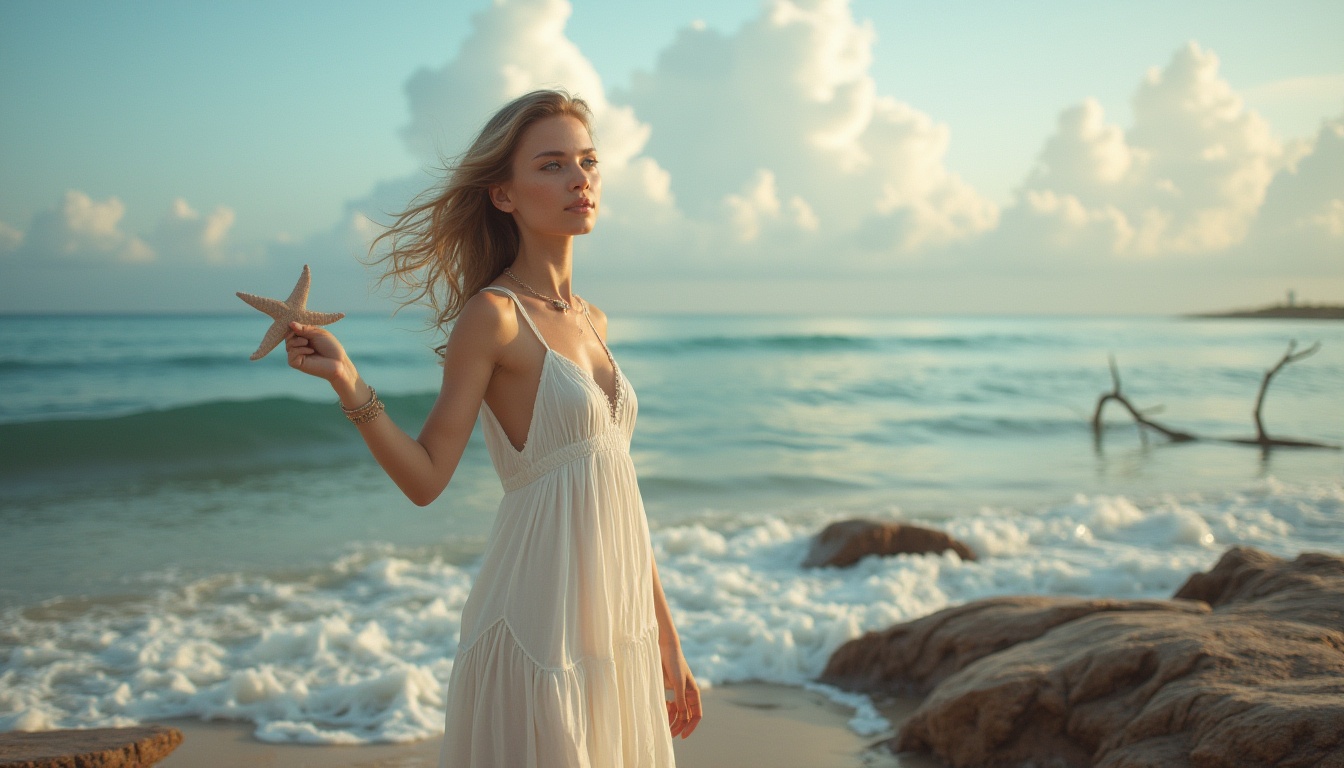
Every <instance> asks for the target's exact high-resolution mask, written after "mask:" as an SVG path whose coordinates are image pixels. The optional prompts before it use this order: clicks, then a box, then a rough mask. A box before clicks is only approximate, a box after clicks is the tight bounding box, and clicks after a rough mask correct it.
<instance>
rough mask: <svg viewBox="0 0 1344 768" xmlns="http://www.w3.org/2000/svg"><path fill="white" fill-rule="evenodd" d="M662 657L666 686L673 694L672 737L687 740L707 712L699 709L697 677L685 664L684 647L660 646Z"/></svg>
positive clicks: (669, 707)
mask: <svg viewBox="0 0 1344 768" xmlns="http://www.w3.org/2000/svg"><path fill="white" fill-rule="evenodd" d="M658 649H659V652H660V655H661V656H662V657H663V685H664V686H665V687H666V688H667V689H668V690H670V691H672V698H671V699H670V700H668V702H667V721H668V725H669V726H671V728H672V735H673V736H680V737H681V738H683V739H684V738H686V737H687V736H690V735H691V732H692V731H694V730H695V727H696V726H697V725H699V724H700V718H701V717H703V716H704V711H703V710H702V709H701V708H700V686H698V685H696V684H695V676H694V675H692V674H691V668H690V666H689V665H687V664H686V657H685V656H683V655H682V653H681V646H680V645H679V644H678V645H672V646H669V645H666V644H664V643H659V644H658Z"/></svg>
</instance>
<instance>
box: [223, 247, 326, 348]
mask: <svg viewBox="0 0 1344 768" xmlns="http://www.w3.org/2000/svg"><path fill="white" fill-rule="evenodd" d="M312 282H313V276H312V273H311V272H309V271H308V265H307V264H304V265H303V274H301V275H299V282H298V284H296V285H295V286H294V290H293V291H292V292H291V293H290V294H289V298H288V299H285V300H284V301H280V300H278V299H267V298H264V297H261V296H253V295H252V294H250V293H243V292H241V291H239V292H238V298H240V299H242V300H243V301H246V302H247V303H248V304H251V305H252V306H254V307H256V308H257V309H259V310H261V311H262V312H265V313H266V314H268V315H270V316H271V317H273V318H275V322H273V323H271V327H270V328H268V329H266V335H265V336H264V337H262V339H261V346H259V347H257V351H256V352H253V353H252V356H251V357H249V358H248V359H249V360H260V359H261V358H263V357H265V356H266V355H267V353H269V352H270V351H271V350H272V349H275V348H276V346H277V345H279V344H280V342H281V341H283V340H284V338H285V334H286V333H289V324H290V323H291V322H295V323H303V324H304V325H330V324H332V323H334V322H336V321H337V320H340V319H341V318H342V317H345V313H344V312H313V311H312V310H310V309H308V307H307V304H308V286H309V285H310V284H311V283H312Z"/></svg>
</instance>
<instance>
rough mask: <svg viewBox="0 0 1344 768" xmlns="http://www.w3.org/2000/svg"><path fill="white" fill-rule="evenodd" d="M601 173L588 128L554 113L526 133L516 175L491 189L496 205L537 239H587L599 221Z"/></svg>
mask: <svg viewBox="0 0 1344 768" xmlns="http://www.w3.org/2000/svg"><path fill="white" fill-rule="evenodd" d="M601 196H602V174H601V173H599V172H598V170H597V150H595V149H593V139H592V137H591V136H589V135H588V129H587V128H585V127H584V126H583V123H581V122H579V121H578V119H577V118H573V117H570V116H569V115H556V116H554V117H548V118H545V119H542V120H538V121H537V122H535V123H533V124H532V125H531V126H529V127H528V129H527V130H526V131H524V132H523V137H522V140H521V141H520V142H519V143H518V148H517V149H516V150H515V151H514V153H513V177H512V178H511V179H509V180H508V181H506V182H504V183H503V184H500V185H498V186H495V187H491V188H490V199H491V201H492V202H494V204H495V207H496V208H499V209H500V210H501V211H504V212H505V213H511V214H513V219H514V221H516V222H517V223H518V228H519V229H520V230H523V231H524V232H531V233H532V234H533V235H543V236H557V235H583V234H587V233H588V232H591V231H592V230H593V225H594V224H595V223H597V205H598V202H599V200H600V199H601Z"/></svg>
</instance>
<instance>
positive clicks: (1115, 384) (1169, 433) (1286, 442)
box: [1092, 340, 1339, 450]
mask: <svg viewBox="0 0 1344 768" xmlns="http://www.w3.org/2000/svg"><path fill="white" fill-rule="evenodd" d="M1320 348H1321V343H1320V342H1319V341H1318V342H1316V343H1315V344H1312V345H1311V346H1310V347H1307V348H1306V349H1304V350H1302V351H1301V352H1298V351H1297V341H1296V340H1294V341H1290V342H1288V351H1286V352H1284V353H1283V357H1281V358H1279V362H1278V363H1275V365H1274V367H1273V368H1270V369H1269V370H1267V371H1265V376H1264V378H1263V379H1261V380H1260V392H1259V393H1258V394H1257V395H1256V397H1255V410H1254V412H1253V416H1254V417H1255V437H1244V438H1238V437H1213V438H1208V437H1200V436H1198V435H1194V434H1191V433H1189V432H1182V431H1180V430H1178V429H1172V428H1171V427H1167V426H1165V425H1163V424H1159V423H1157V422H1156V421H1153V420H1152V419H1150V418H1148V413H1154V412H1157V411H1160V407H1159V408H1157V409H1149V410H1148V411H1147V412H1145V411H1143V410H1141V409H1140V408H1138V407H1136V406H1135V405H1134V404H1133V403H1131V402H1130V401H1129V398H1127V397H1125V395H1124V393H1122V392H1121V391H1120V371H1119V369H1118V368H1117V367H1116V364H1115V356H1114V355H1112V356H1111V358H1110V365H1111V384H1112V388H1111V391H1110V392H1107V393H1105V394H1103V395H1102V396H1101V397H1100V398H1099V399H1098V400H1097V409H1096V411H1094V412H1093V414H1092V435H1093V437H1094V438H1095V439H1096V442H1097V445H1098V446H1100V445H1101V434H1102V432H1103V431H1104V430H1105V424H1104V423H1102V420H1101V414H1102V411H1103V410H1105V408H1106V404H1107V403H1109V402H1110V401H1112V400H1114V401H1115V402H1117V403H1119V404H1120V405H1122V406H1124V407H1125V410H1127V411H1129V414H1130V416H1132V417H1134V423H1135V425H1137V426H1138V428H1139V435H1140V436H1146V435H1147V432H1145V431H1144V430H1145V429H1147V430H1152V431H1154V432H1158V433H1160V434H1161V435H1163V436H1164V437H1166V438H1167V439H1168V440H1170V441H1171V442H1173V443H1188V442H1192V441H1195V440H1214V441H1217V442H1221V443H1234V444H1237V445H1256V446H1259V447H1260V448H1262V449H1266V450H1268V449H1270V448H1325V449H1330V450H1339V446H1338V445H1332V444H1330V443H1319V442H1316V441H1314V440H1298V439H1294V438H1277V437H1270V436H1269V434H1268V433H1267V432H1266V431H1265V422H1264V419H1263V418H1262V417H1261V415H1260V413H1261V411H1262V410H1263V409H1264V406H1265V393H1266V392H1267V391H1269V382H1270V381H1271V380H1272V379H1273V378H1274V375H1275V374H1277V373H1278V372H1279V371H1281V370H1283V368H1284V366H1286V365H1288V364H1289V363H1295V362H1297V361H1298V360H1302V359H1305V358H1308V357H1311V356H1312V355H1314V354H1316V352H1317V351H1319V350H1320Z"/></svg>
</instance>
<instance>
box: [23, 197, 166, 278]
mask: <svg viewBox="0 0 1344 768" xmlns="http://www.w3.org/2000/svg"><path fill="white" fill-rule="evenodd" d="M125 213H126V206H125V205H123V204H122V202H121V200H119V199H117V198H116V197H109V198H108V199H107V200H104V201H97V200H94V199H92V198H90V197H89V196H88V195H86V194H85V193H83V192H81V191H79V190H75V189H72V190H70V191H68V192H66V193H65V195H64V196H63V197H62V198H61V200H60V201H59V202H57V204H56V205H55V207H53V208H49V209H47V210H44V211H40V212H38V213H37V214H36V215H34V216H33V220H32V223H31V224H29V226H28V231H27V233H26V234H24V235H23V236H22V238H21V239H22V242H21V244H20V245H19V246H18V253H19V254H21V255H23V256H25V257H27V258H31V259H35V260H40V261H49V260H62V259H65V260H79V261H116V262H125V263H139V262H147V261H152V260H153V259H154V250H153V249H152V248H150V247H149V246H148V245H146V244H145V242H144V241H143V240H141V239H140V238H138V237H135V236H133V235H129V234H127V233H125V232H123V231H121V219H122V217H123V216H124V215H125Z"/></svg>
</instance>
